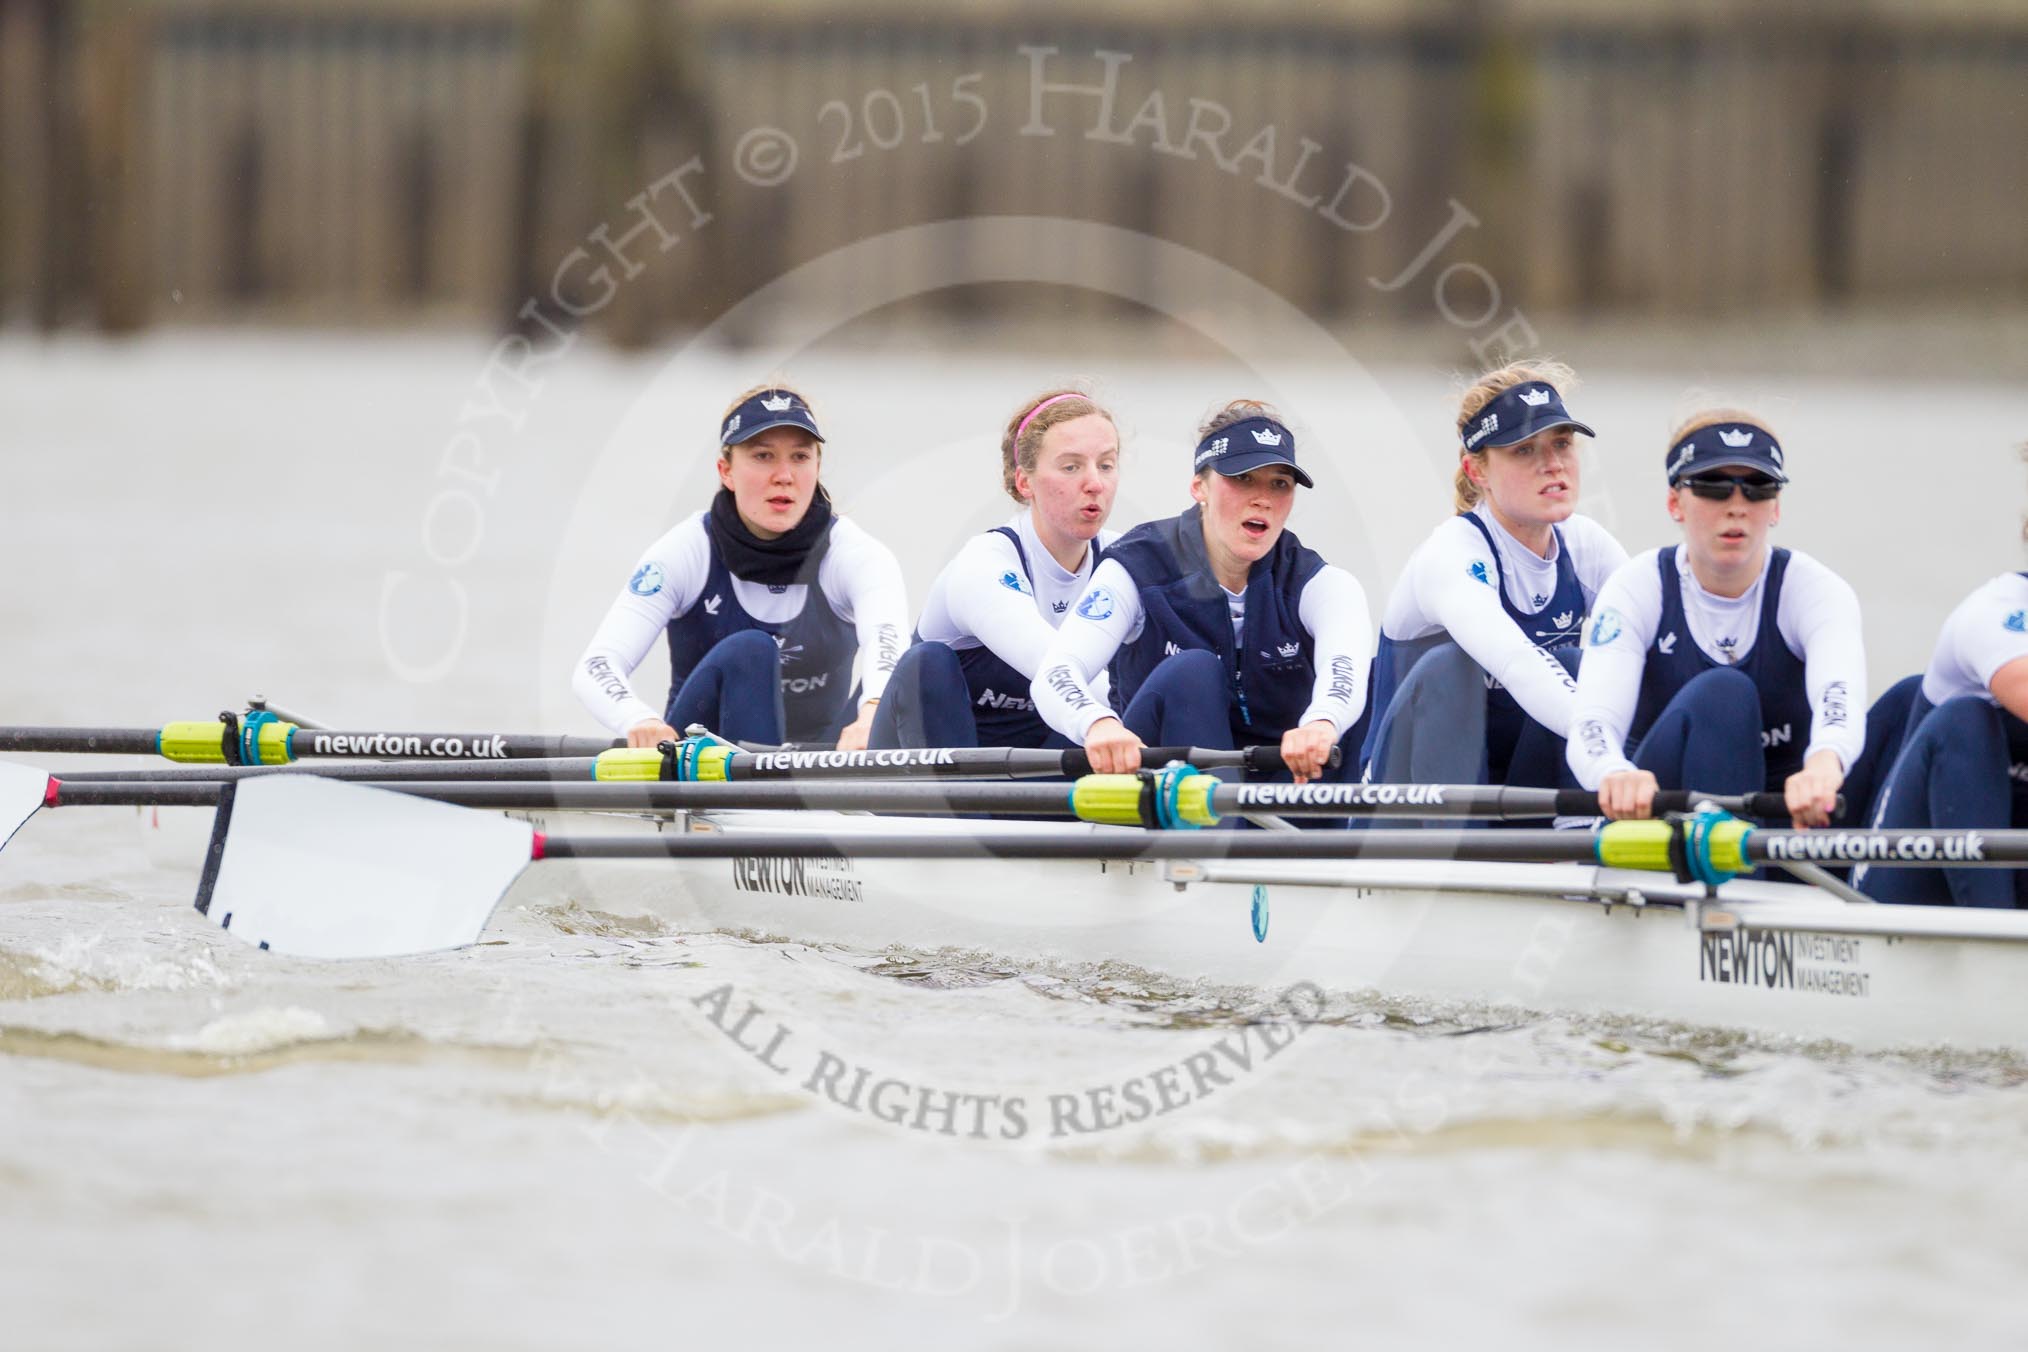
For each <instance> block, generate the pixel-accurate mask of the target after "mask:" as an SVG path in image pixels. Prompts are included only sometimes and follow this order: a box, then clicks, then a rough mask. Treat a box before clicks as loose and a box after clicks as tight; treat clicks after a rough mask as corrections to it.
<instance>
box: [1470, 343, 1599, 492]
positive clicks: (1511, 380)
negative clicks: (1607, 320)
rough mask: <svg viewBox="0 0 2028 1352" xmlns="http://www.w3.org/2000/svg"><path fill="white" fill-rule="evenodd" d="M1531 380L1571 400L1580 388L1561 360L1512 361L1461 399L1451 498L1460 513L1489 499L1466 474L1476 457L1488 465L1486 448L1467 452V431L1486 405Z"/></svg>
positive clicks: (1475, 383) (1479, 381)
mask: <svg viewBox="0 0 2028 1352" xmlns="http://www.w3.org/2000/svg"><path fill="white" fill-rule="evenodd" d="M1530 381H1540V382H1541V383H1543V384H1545V385H1553V386H1555V387H1556V392H1557V393H1558V394H1560V395H1562V396H1564V397H1565V398H1569V396H1570V392H1571V391H1572V390H1574V389H1576V388H1577V372H1575V371H1573V370H1571V369H1570V368H1569V367H1568V366H1566V365H1564V364H1563V363H1562V362H1560V361H1550V360H1548V359H1547V358H1544V359H1540V360H1525V361H1510V362H1508V363H1507V364H1506V365H1505V366H1502V367H1498V368H1496V369H1494V370H1491V371H1488V372H1486V373H1485V374H1484V375H1482V376H1480V377H1479V378H1478V379H1477V380H1474V381H1473V382H1472V383H1471V384H1470V385H1468V386H1466V387H1465V392H1464V393H1463V394H1462V395H1460V396H1459V397H1458V442H1459V450H1458V473H1457V477H1456V478H1455V479H1453V480H1452V481H1451V497H1452V499H1453V501H1454V503H1455V505H1456V507H1457V510H1458V511H1459V512H1469V511H1471V510H1472V508H1474V507H1476V506H1478V505H1479V502H1480V500H1481V499H1483V498H1484V497H1485V490H1484V489H1482V488H1480V487H1479V486H1478V485H1477V484H1475V483H1473V482H1472V476H1471V475H1470V474H1469V473H1468V472H1467V471H1466V469H1465V465H1466V460H1467V457H1469V456H1475V455H1476V456H1478V457H1479V463H1480V464H1481V465H1484V464H1485V463H1486V460H1485V455H1486V448H1485V447H1483V446H1481V447H1480V448H1479V449H1478V450H1476V451H1468V450H1465V449H1463V444H1464V438H1465V429H1466V428H1468V427H1470V426H1471V425H1472V424H1473V423H1474V422H1475V421H1477V419H1478V416H1479V414H1480V413H1481V412H1482V411H1484V409H1485V407H1486V405H1488V404H1490V403H1492V402H1493V401H1494V400H1495V399H1497V398H1499V397H1500V396H1501V395H1502V394H1504V393H1505V392H1506V391H1508V390H1511V389H1513V388H1514V387H1515V386H1516V385H1526V384H1528V383H1529V382H1530Z"/></svg>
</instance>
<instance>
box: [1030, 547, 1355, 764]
mask: <svg viewBox="0 0 2028 1352" xmlns="http://www.w3.org/2000/svg"><path fill="white" fill-rule="evenodd" d="M1100 588H1104V589H1106V590H1107V591H1108V592H1110V593H1111V596H1112V602H1113V604H1112V608H1111V611H1110V613H1107V614H1105V616H1104V618H1103V619H1096V620H1094V619H1091V618H1089V617H1087V616H1086V615H1085V614H1084V613H1083V612H1084V611H1085V609H1087V607H1086V606H1085V605H1084V603H1083V601H1082V600H1080V601H1079V602H1078V604H1077V605H1075V606H1073V607H1072V609H1071V613H1070V614H1069V615H1067V616H1066V617H1065V618H1064V621H1063V623H1062V624H1061V625H1060V626H1059V627H1058V628H1057V631H1056V638H1055V641H1054V642H1052V643H1051V644H1050V646H1049V651H1048V652H1047V653H1045V654H1044V655H1043V657H1042V661H1041V664H1040V666H1039V667H1038V669H1037V671H1036V673H1035V679H1034V682H1033V684H1032V685H1030V687H1029V692H1030V697H1031V698H1033V699H1034V701H1035V709H1036V712H1038V713H1040V714H1041V715H1042V717H1043V719H1044V721H1046V722H1047V723H1048V724H1049V726H1051V727H1052V728H1055V729H1056V730H1057V731H1058V732H1060V733H1062V734H1063V735H1064V736H1066V737H1069V738H1071V739H1072V740H1074V741H1076V742H1079V743H1082V742H1083V741H1084V736H1085V733H1086V732H1087V731H1088V730H1090V728H1091V725H1092V724H1094V723H1096V722H1098V721H1099V720H1100V719H1101V718H1118V717H1119V714H1118V713H1116V712H1115V711H1114V710H1113V708H1112V706H1111V704H1110V703H1108V702H1107V698H1106V693H1105V692H1104V691H1103V689H1102V688H1100V686H1099V684H1098V678H1099V674H1100V673H1101V672H1103V671H1104V670H1105V668H1106V664H1107V663H1109V662H1111V661H1112V660H1113V654H1114V653H1116V652H1118V651H1119V650H1120V645H1121V644H1124V643H1132V642H1133V641H1134V640H1135V639H1137V638H1139V637H1140V636H1141V629H1142V627H1143V625H1144V623H1145V616H1144V615H1143V612H1142V610H1141V589H1140V588H1139V587H1137V586H1136V585H1134V579H1133V577H1132V575H1130V574H1129V573H1128V572H1127V570H1126V569H1125V568H1124V567H1123V566H1121V565H1120V564H1119V563H1118V562H1116V561H1114V560H1112V559H1107V560H1105V561H1104V562H1102V563H1100V564H1099V566H1098V568H1097V570H1096V571H1095V572H1094V573H1093V574H1092V579H1091V586H1090V587H1089V588H1087V590H1086V594H1087V595H1089V594H1091V593H1092V592H1096V591H1097V590H1098V589H1100ZM1221 590H1223V589H1222V588H1221ZM1225 604H1226V609H1227V611H1228V612H1229V613H1230V614H1231V616H1232V634H1233V638H1234V640H1235V641H1236V642H1240V641H1244V636H1245V632H1246V596H1245V594H1244V593H1239V594H1235V593H1233V592H1230V591H1227V592H1226V593H1225ZM1092 609H1097V610H1100V611H1101V612H1103V611H1104V607H1092ZM1296 617H1297V618H1298V619H1300V620H1301V621H1302V622H1303V627H1304V628H1305V629H1307V630H1308V631H1309V633H1310V639H1311V642H1312V644H1313V646H1314V649H1315V657H1316V666H1317V675H1316V679H1315V681H1314V683H1313V684H1312V686H1311V693H1310V704H1309V707H1308V708H1306V709H1305V710H1303V716H1302V719H1301V720H1300V721H1301V722H1302V723H1309V722H1312V721H1314V720H1316V719H1319V718H1327V719H1329V720H1330V721H1331V726H1332V727H1334V728H1336V729H1337V730H1338V736H1340V737H1343V736H1344V735H1345V732H1346V729H1348V728H1350V727H1351V726H1352V725H1353V724H1354V723H1356V722H1358V721H1359V713H1360V711H1361V710H1362V709H1364V708H1365V707H1366V675H1367V666H1368V664H1369V663H1370V662H1371V660H1372V657H1373V619H1372V615H1371V613H1370V612H1369V610H1368V609H1367V605H1366V589H1365V588H1363V587H1361V586H1360V585H1359V580H1358V579H1357V578H1355V577H1353V576H1352V574H1350V573H1348V572H1346V571H1345V570H1344V569H1342V568H1336V567H1333V566H1332V565H1330V564H1328V563H1327V564H1325V565H1324V566H1323V567H1322V568H1319V569H1318V570H1317V572H1316V574H1315V575H1314V576H1312V577H1311V578H1310V580H1309V581H1308V582H1307V583H1305V584H1304V585H1303V591H1302V595H1301V596H1299V597H1297V598H1296Z"/></svg>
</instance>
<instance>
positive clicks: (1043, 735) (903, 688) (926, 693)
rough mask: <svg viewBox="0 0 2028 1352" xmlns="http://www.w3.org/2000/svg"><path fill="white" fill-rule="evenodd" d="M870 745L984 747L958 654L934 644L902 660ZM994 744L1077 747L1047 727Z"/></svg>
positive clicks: (880, 709) (884, 696) (919, 646)
mask: <svg viewBox="0 0 2028 1352" xmlns="http://www.w3.org/2000/svg"><path fill="white" fill-rule="evenodd" d="M866 744H867V745H868V746H870V747H874V748H877V749H886V748H890V747H921V746H978V745H979V724H978V720H977V718H976V717H974V715H973V713H972V688H971V686H970V684H969V683H968V682H967V681H966V680H965V668H964V667H963V665H962V664H960V663H959V661H958V654H957V650H956V649H954V648H952V647H951V646H950V645H949V644H948V643H937V642H933V641H932V642H923V643H917V644H915V645H913V646H911V647H910V648H909V650H908V651H907V652H905V653H903V654H902V655H901V660H900V661H899V662H896V663H895V664H894V674H893V675H891V676H889V677H888V678H887V689H886V691H885V692H884V693H883V694H882V695H881V697H880V704H879V706H878V707H877V708H875V709H874V711H873V728H872V730H871V732H870V733H869V735H868V737H867V740H866ZM992 745H994V746H1025V747H1035V748H1040V749H1049V750H1061V749H1063V748H1065V747H1068V746H1071V745H1072V742H1071V741H1070V739H1069V738H1067V737H1064V736H1062V735H1061V734H1060V733H1057V732H1055V731H1054V730H1052V729H1049V728H1047V727H1045V728H1043V729H1042V731H1041V732H1040V734H1039V735H1035V736H1030V737H1026V738H1023V739H1021V740H1018V741H1012V742H1000V741H995V742H993V743H992Z"/></svg>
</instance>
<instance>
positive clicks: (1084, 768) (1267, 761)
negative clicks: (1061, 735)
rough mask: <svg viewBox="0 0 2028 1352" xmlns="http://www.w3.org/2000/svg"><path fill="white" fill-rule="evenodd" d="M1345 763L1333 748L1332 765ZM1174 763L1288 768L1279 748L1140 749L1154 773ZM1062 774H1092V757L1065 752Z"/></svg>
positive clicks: (1260, 770) (1078, 750) (1267, 770)
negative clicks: (1213, 749) (1220, 749)
mask: <svg viewBox="0 0 2028 1352" xmlns="http://www.w3.org/2000/svg"><path fill="white" fill-rule="evenodd" d="M1343 760H1344V753H1343V752H1342V751H1340V750H1339V749H1338V748H1337V747H1335V746H1334V747H1332V748H1331V759H1330V764H1331V765H1332V766H1334V767H1335V766H1337V765H1339V764H1341V763H1342V762H1343ZM1171 761H1183V762H1185V763H1187V764H1190V765H1194V766H1196V767H1197V768H1198V769H1200V770H1227V769H1238V770H1249V771H1252V772H1254V773H1256V774H1269V775H1271V774H1277V773H1279V772H1281V771H1283V770H1286V769H1288V768H1289V766H1288V762H1287V761H1285V760H1283V759H1282V749H1281V748H1280V747H1278V746H1243V747H1241V748H1240V749H1239V750H1237V751H1212V750H1208V749H1206V748H1204V747H1195V746H1144V747H1142V748H1141V764H1142V766H1143V767H1145V768H1147V769H1150V770H1154V769H1159V768H1160V767H1162V766H1164V765H1167V764H1168V763H1169V762H1171ZM1063 773H1065V774H1066V775H1069V776H1070V777H1071V778H1073V779H1078V778H1082V777H1083V776H1085V775H1088V774H1092V773H1093V770H1092V768H1091V758H1090V757H1089V756H1087V755H1086V754H1085V750H1084V748H1083V747H1081V746H1078V747H1072V748H1071V749H1070V750H1068V751H1066V752H1064V753H1063Z"/></svg>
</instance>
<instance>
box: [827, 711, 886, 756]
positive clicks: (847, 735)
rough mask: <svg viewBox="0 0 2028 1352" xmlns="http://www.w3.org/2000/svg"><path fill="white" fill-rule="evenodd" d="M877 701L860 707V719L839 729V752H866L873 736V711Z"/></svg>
mask: <svg viewBox="0 0 2028 1352" xmlns="http://www.w3.org/2000/svg"><path fill="white" fill-rule="evenodd" d="M879 703H880V701H879V700H877V699H870V700H867V701H866V702H865V703H863V704H861V705H860V706H859V717H857V718H855V719H854V720H852V721H851V722H850V723H847V724H846V725H845V726H844V727H842V728H840V729H838V748H837V749H838V750H840V751H864V750H865V749H866V743H867V742H868V741H869V740H870V739H871V738H872V736H873V709H874V706H875V705H877V704H879Z"/></svg>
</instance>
